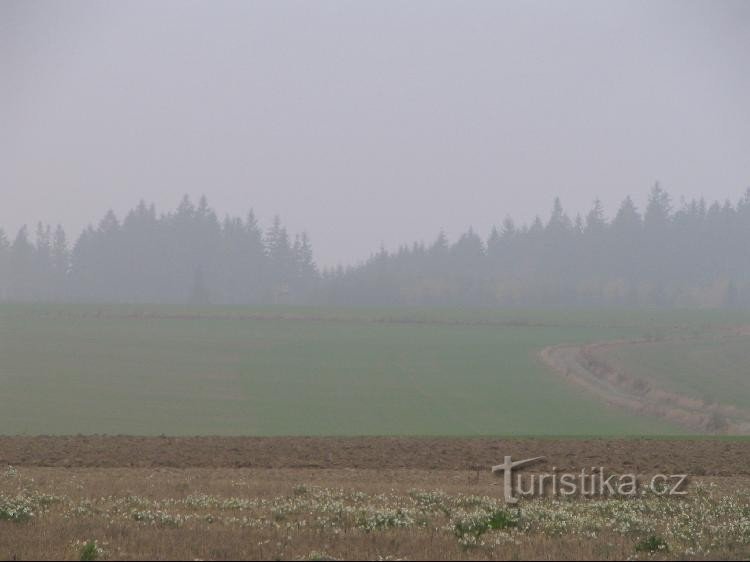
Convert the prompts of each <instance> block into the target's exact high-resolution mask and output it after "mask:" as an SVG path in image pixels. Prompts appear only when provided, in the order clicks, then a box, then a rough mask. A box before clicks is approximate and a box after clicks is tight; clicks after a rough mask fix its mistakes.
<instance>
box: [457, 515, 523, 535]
mask: <svg viewBox="0 0 750 562" xmlns="http://www.w3.org/2000/svg"><path fill="white" fill-rule="evenodd" d="M517 525H518V518H517V517H515V516H514V515H513V514H511V513H510V512H509V511H507V510H505V509H497V510H495V511H493V512H491V513H489V514H484V513H483V514H480V515H472V516H468V517H465V518H462V519H459V520H458V521H456V522H455V524H454V526H453V532H454V534H455V535H456V536H457V537H458V538H460V539H463V538H465V537H467V536H473V537H476V538H479V537H480V536H481V535H483V534H484V533H486V532H487V531H490V530H503V529H510V528H512V527H516V526H517Z"/></svg>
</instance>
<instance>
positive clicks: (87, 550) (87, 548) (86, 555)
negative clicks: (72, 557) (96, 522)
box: [81, 541, 101, 562]
mask: <svg viewBox="0 0 750 562" xmlns="http://www.w3.org/2000/svg"><path fill="white" fill-rule="evenodd" d="M100 551H101V549H100V548H99V547H98V546H97V544H96V541H86V544H84V545H83V548H82V549H81V562H90V561H92V560H97V559H98V558H99V554H100Z"/></svg>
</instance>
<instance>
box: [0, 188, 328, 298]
mask: <svg viewBox="0 0 750 562" xmlns="http://www.w3.org/2000/svg"><path fill="white" fill-rule="evenodd" d="M318 279H319V274H318V271H317V268H316V265H315V263H314V261H313V254H312V247H311V245H310V241H309V239H308V236H307V235H306V234H304V233H303V234H300V235H296V236H294V238H293V239H292V238H291V237H290V235H289V233H288V231H287V229H286V228H285V227H284V226H283V225H282V224H281V221H280V219H279V218H278V217H276V218H275V219H274V221H273V224H272V225H271V227H270V228H269V229H268V230H267V231H266V232H263V231H262V230H261V228H260V227H259V225H258V222H257V220H256V218H255V216H254V214H253V213H252V211H251V212H249V213H248V214H247V215H246V216H245V217H231V216H227V217H225V218H224V219H223V220H219V218H218V216H217V215H216V213H215V211H214V210H213V209H211V208H210V207H209V206H208V203H207V201H206V198H205V197H202V198H201V199H200V201H199V202H198V204H197V205H194V204H193V203H192V202H191V201H190V199H189V198H188V197H184V198H183V199H182V201H181V202H180V204H179V206H178V207H177V209H176V210H175V211H174V212H170V213H166V214H162V215H157V212H156V209H155V207H154V206H153V205H146V203H145V202H143V201H141V202H140V203H139V204H138V205H137V206H136V207H135V208H134V209H132V210H131V211H130V212H128V213H127V215H126V216H125V218H124V219H123V220H122V221H120V220H119V219H118V218H117V216H116V215H115V213H114V212H112V211H109V212H108V213H107V214H106V215H105V216H104V218H102V220H101V221H100V222H99V224H98V226H97V227H96V228H94V227H93V226H89V227H88V228H86V229H85V230H84V231H83V232H82V233H81V235H80V236H79V237H78V239H77V240H76V241H75V243H74V244H73V245H72V247H70V248H69V246H68V240H67V237H66V235H65V232H64V230H63V229H62V228H61V227H60V226H58V227H57V228H55V229H54V230H52V229H51V228H50V227H49V226H48V225H43V224H39V225H37V228H36V233H35V239H34V241H32V240H31V236H30V234H29V232H28V229H27V228H26V227H25V226H24V227H22V228H21V229H20V230H19V232H18V234H17V235H16V236H15V239H14V240H13V241H12V242H9V241H8V239H7V238H6V236H5V235H4V234H3V233H2V232H1V231H0V297H4V299H5V300H12V301H76V302H116V303H120V302H135V303H138V302H142V303H185V302H188V303H194V304H207V303H211V302H214V303H226V304H249V303H274V302H305V301H306V300H308V299H309V298H310V294H311V292H312V291H313V290H314V288H315V285H316V283H317V281H318Z"/></svg>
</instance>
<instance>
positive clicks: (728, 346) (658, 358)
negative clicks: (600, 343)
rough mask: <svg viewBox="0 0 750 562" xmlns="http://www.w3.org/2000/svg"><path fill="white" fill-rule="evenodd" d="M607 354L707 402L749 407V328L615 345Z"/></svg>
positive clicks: (668, 386)
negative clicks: (746, 331) (684, 338)
mask: <svg viewBox="0 0 750 562" xmlns="http://www.w3.org/2000/svg"><path fill="white" fill-rule="evenodd" d="M604 355H605V357H606V359H607V360H608V361H609V362H611V363H612V364H615V365H617V366H618V367H619V368H621V369H623V370H627V372H628V373H629V374H631V375H633V376H636V377H641V378H647V379H650V380H653V381H655V382H656V383H657V384H659V386H661V387H662V388H664V389H666V390H669V391H674V392H681V393H682V394H685V395H689V396H692V397H694V398H697V399H699V400H703V401H705V402H709V403H710V402H721V403H722V404H729V405H733V406H737V407H738V408H743V409H749V408H750V334H745V335H734V334H703V335H697V336H695V337H693V338H690V339H689V341H660V342H649V343H641V344H634V345H629V346H622V347H613V348H610V349H608V350H607V352H606V353H605V354H604Z"/></svg>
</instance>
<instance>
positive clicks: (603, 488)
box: [492, 456, 687, 503]
mask: <svg viewBox="0 0 750 562" xmlns="http://www.w3.org/2000/svg"><path fill="white" fill-rule="evenodd" d="M541 460H544V457H534V458H531V459H523V460H520V461H514V460H513V459H512V458H511V457H510V456H506V457H505V460H504V461H503V463H502V464H498V465H495V466H493V467H492V472H493V473H497V472H502V473H503V493H504V496H505V501H506V503H516V502H518V498H519V496H522V497H535V496H536V497H542V496H547V497H549V496H551V497H566V496H592V497H593V496H599V497H608V496H610V497H633V496H637V495H639V494H640V495H645V494H646V493H649V492H650V493H653V494H657V495H660V496H684V495H685V494H686V493H687V491H686V490H685V485H686V482H687V474H670V475H666V474H655V475H654V476H652V477H651V478H650V479H649V480H648V482H647V483H645V482H642V481H641V480H640V479H639V478H638V476H637V475H636V474H607V473H605V470H604V467H601V466H600V467H591V471H590V472H589V471H588V470H587V469H585V468H584V469H582V470H581V472H579V473H573V472H557V468H556V467H554V466H553V467H552V472H551V473H549V472H545V473H541V474H527V475H524V474H521V473H520V469H521V468H522V467H524V466H527V465H530V464H532V463H535V462H538V461H541ZM514 469H519V470H518V471H516V472H515V476H516V479H515V481H514V480H513V475H514ZM524 476H526V477H525V478H524Z"/></svg>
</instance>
